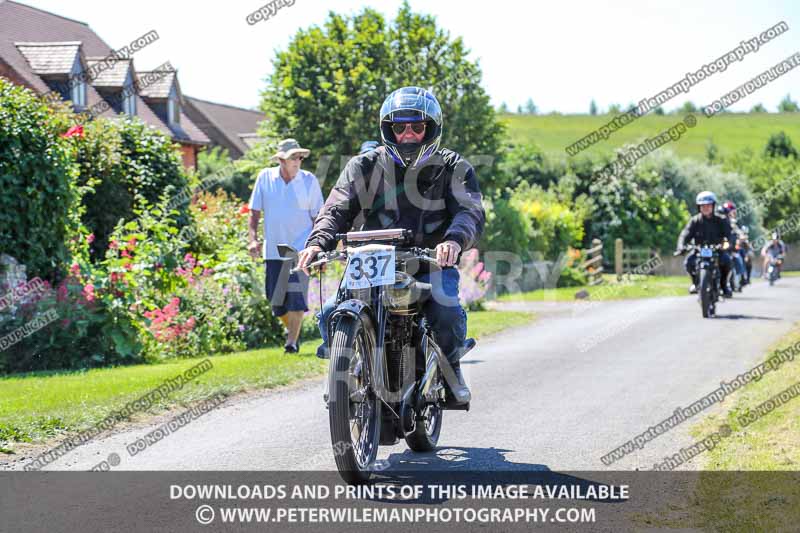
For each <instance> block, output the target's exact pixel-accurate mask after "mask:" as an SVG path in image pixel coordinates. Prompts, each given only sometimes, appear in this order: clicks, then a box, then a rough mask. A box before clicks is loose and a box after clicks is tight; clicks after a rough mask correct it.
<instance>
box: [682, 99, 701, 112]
mask: <svg viewBox="0 0 800 533" xmlns="http://www.w3.org/2000/svg"><path fill="white" fill-rule="evenodd" d="M678 112H679V113H697V107H696V106H695V105H694V104H693V103H692V102H691V100H687V101H685V102H684V103H683V105H682V106H681V107H680V108H679V109H678Z"/></svg>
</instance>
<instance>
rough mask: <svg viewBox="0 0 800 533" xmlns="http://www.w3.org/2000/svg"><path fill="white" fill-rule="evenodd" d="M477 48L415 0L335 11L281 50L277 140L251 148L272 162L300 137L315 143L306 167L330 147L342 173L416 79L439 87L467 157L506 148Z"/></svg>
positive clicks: (267, 127)
mask: <svg viewBox="0 0 800 533" xmlns="http://www.w3.org/2000/svg"><path fill="white" fill-rule="evenodd" d="M469 52H470V51H469V49H467V48H466V46H465V45H464V42H463V40H462V39H461V38H460V37H458V38H452V37H451V36H450V34H449V33H447V32H445V31H444V30H442V29H441V28H438V27H437V25H436V19H435V18H434V17H433V16H430V15H423V14H416V13H413V12H412V11H411V8H410V7H409V4H408V2H407V1H406V2H404V3H403V4H402V5H401V6H400V9H399V11H398V14H397V17H396V18H395V20H394V21H393V22H392V23H391V24H390V23H388V22H387V21H386V20H385V19H384V17H383V15H382V14H381V13H380V12H378V11H377V10H374V9H371V8H365V9H364V10H363V11H362V12H360V13H358V14H355V15H352V16H349V15H340V14H337V13H333V12H331V13H330V14H329V15H328V18H327V20H326V21H325V22H324V23H323V25H322V26H321V27H319V26H311V27H310V28H307V29H301V30H299V31H298V32H297V33H295V35H294V36H293V37H292V39H291V40H290V42H289V44H288V46H287V48H286V49H285V50H283V51H278V52H277V54H276V57H275V58H274V60H273V66H274V68H273V74H272V75H271V77H270V80H269V83H268V84H267V87H266V88H265V90H264V91H263V93H262V102H261V109H262V111H263V112H264V113H265V114H266V115H267V120H266V121H264V122H263V123H262V131H261V134H262V135H263V136H264V137H265V138H266V139H268V140H269V141H271V142H267V143H263V145H262V146H261V148H260V149H259V147H255V148H254V149H252V150H251V151H250V152H248V155H247V156H245V158H246V159H250V160H252V161H256V162H258V163H263V164H267V163H268V160H269V156H270V155H271V154H272V153H274V148H275V142H276V141H277V140H278V139H280V138H284V137H296V138H298V139H299V140H300V141H301V142H302V144H303V145H304V146H307V147H309V148H310V149H311V156H310V158H309V163H308V164H307V165H306V168H309V169H312V170H313V169H314V167H315V166H316V164H317V163H318V162H320V161H321V158H324V157H325V156H327V157H328V158H331V159H332V161H331V165H330V166H331V168H332V169H333V170H334V171H337V173H336V174H335V175H334V178H335V176H336V175H338V170H339V169H340V168H341V167H342V166H343V163H344V162H346V158H347V157H348V156H352V155H354V154H356V153H358V148H359V146H360V145H361V143H363V142H364V140H366V139H374V138H375V137H376V135H378V123H377V116H378V111H379V110H380V107H381V104H382V103H383V100H384V99H385V98H386V96H388V95H389V94H390V93H391V92H392V91H393V90H395V89H397V88H399V87H403V86H408V85H416V86H420V87H426V88H428V87H430V88H432V89H433V93H434V94H435V95H436V97H437V99H438V100H439V103H440V104H441V106H442V111H443V113H444V117H445V121H446V122H445V127H444V138H443V145H444V146H446V147H447V148H450V149H453V150H455V151H457V152H459V153H461V154H462V155H464V156H465V157H467V158H469V157H470V156H472V155H476V154H482V155H484V154H485V155H489V156H491V157H496V156H497V155H498V152H499V146H500V139H501V135H502V133H503V131H504V128H503V126H502V125H501V124H500V123H499V122H498V121H497V117H496V113H495V110H494V109H493V107H492V106H491V103H490V102H489V96H488V95H487V94H486V91H485V90H484V89H483V87H481V85H480V83H481V69H480V67H479V65H478V64H477V63H474V62H472V61H470V60H469V59H468V57H467V56H468V55H469ZM343 159H344V160H345V161H343ZM257 166H258V165H257V164H254V165H252V168H255V167H257ZM479 172H480V170H479ZM486 174H487V175H491V173H488V172H487V173H486ZM317 177H318V178H322V179H324V176H320V175H319V174H318V175H317ZM334 181H335V179H328V180H326V181H325V182H324V183H323V189H324V190H325V191H327V190H329V188H330V187H331V186H332V184H333V182H334Z"/></svg>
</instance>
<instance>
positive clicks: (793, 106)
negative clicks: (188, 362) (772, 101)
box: [778, 94, 800, 113]
mask: <svg viewBox="0 0 800 533" xmlns="http://www.w3.org/2000/svg"><path fill="white" fill-rule="evenodd" d="M778 111H780V112H781V113H797V112H798V111H800V107H798V106H797V102H795V101H794V100H792V97H791V95H789V94H787V95H786V96H784V97H783V100H781V103H780V104H778Z"/></svg>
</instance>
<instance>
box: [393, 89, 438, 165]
mask: <svg viewBox="0 0 800 533" xmlns="http://www.w3.org/2000/svg"><path fill="white" fill-rule="evenodd" d="M394 122H425V123H426V127H425V137H423V139H422V142H419V143H403V144H398V143H396V142H395V141H396V138H395V135H394V132H392V124H393V123H394ZM442 122H443V120H442V108H441V107H440V106H439V102H438V101H437V100H436V97H435V96H433V94H431V93H430V92H429V91H426V90H425V89H423V88H422V87H402V88H400V89H397V90H396V91H394V92H393V93H392V94H390V95H389V96H387V97H386V100H384V101H383V105H382V106H381V113H380V128H381V139H382V140H383V144H384V145H385V146H386V151H387V152H389V154H390V155H391V156H392V159H394V160H395V161H396V162H397V163H398V164H399V165H402V166H404V167H406V166H414V165H417V164H419V163H422V162H424V161H425V160H426V159H428V158H429V157H430V156H431V155H432V154H433V153H434V152H436V150H437V149H438V148H439V142H440V141H441V140H442Z"/></svg>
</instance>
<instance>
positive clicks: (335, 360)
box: [328, 316, 381, 484]
mask: <svg viewBox="0 0 800 533" xmlns="http://www.w3.org/2000/svg"><path fill="white" fill-rule="evenodd" d="M373 339H374V336H373V335H372V332H369V331H366V330H365V329H364V326H363V322H362V321H361V320H358V319H356V318H354V317H351V316H343V317H341V318H340V319H339V320H338V322H337V324H336V329H335V330H334V334H333V342H332V343H331V352H330V353H331V367H330V369H331V378H330V379H331V383H330V385H329V387H330V404H329V406H328V418H329V421H330V427H331V442H332V444H333V452H334V459H335V460H336V468H337V469H338V470H339V475H341V476H342V479H344V480H345V481H346V482H347V483H351V484H358V483H364V482H365V481H367V480H368V479H369V477H370V474H371V468H372V464H373V463H374V462H375V458H376V456H377V454H378V444H379V443H380V434H381V403H380V399H378V397H377V396H376V395H375V391H374V389H373V387H372V386H371V385H372V384H371V377H370V376H371V374H370V368H371V366H370V365H371V364H372V361H373V355H374V353H375V350H374V347H375V342H374V340H373Z"/></svg>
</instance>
